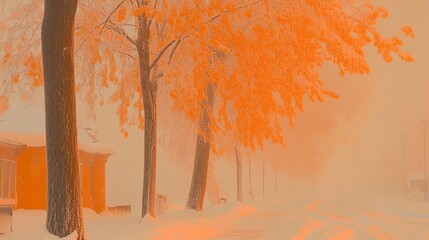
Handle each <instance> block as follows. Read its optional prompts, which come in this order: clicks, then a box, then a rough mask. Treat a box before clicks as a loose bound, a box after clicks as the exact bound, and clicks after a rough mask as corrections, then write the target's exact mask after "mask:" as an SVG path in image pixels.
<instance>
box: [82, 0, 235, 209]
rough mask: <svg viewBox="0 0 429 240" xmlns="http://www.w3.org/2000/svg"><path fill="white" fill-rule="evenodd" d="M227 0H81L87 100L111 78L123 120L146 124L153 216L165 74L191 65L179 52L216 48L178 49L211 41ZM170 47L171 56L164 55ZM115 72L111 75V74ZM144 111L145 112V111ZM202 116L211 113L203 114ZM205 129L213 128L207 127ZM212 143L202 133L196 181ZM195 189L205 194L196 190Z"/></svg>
mask: <svg viewBox="0 0 429 240" xmlns="http://www.w3.org/2000/svg"><path fill="white" fill-rule="evenodd" d="M221 2H222V1H210V2H199V1H197V2H195V1H190V0H189V1H168V2H167V1H157V0H155V1H144V0H138V1H129V2H128V1H120V2H119V3H112V2H104V1H100V2H98V3H93V1H89V2H87V3H83V2H82V3H81V5H82V6H83V8H82V15H81V17H82V19H81V24H80V25H79V27H78V29H79V30H78V32H77V36H78V37H79V38H81V44H79V47H78V49H77V51H79V49H85V50H87V51H79V54H81V53H82V54H83V55H85V56H82V59H86V60H84V61H82V65H83V69H85V68H86V69H87V70H85V71H83V73H84V74H86V76H85V77H82V79H85V80H84V84H86V85H89V88H87V90H85V91H86V92H87V94H86V99H87V102H89V103H90V105H93V104H94V103H95V98H94V94H95V92H96V89H97V86H107V85H108V82H112V83H114V84H116V85H117V87H118V88H117V91H116V92H115V93H114V94H113V95H112V97H111V99H110V101H111V102H119V106H118V115H119V120H120V124H121V126H124V125H126V124H138V125H139V126H140V127H141V128H142V129H144V134H145V140H144V141H145V156H144V162H145V167H144V168H145V169H144V180H143V197H142V199H143V200H142V217H144V216H145V215H146V214H147V213H149V214H150V215H152V216H155V214H156V213H155V194H156V190H155V187H156V146H157V132H156V128H157V109H158V106H157V92H158V90H159V89H160V88H161V90H162V88H163V87H164V86H163V85H162V82H160V81H159V80H160V79H161V78H162V77H163V76H164V75H168V76H169V78H167V80H166V82H167V83H168V82H169V81H171V78H173V77H174V75H175V74H181V72H182V69H186V67H183V65H182V66H180V65H176V64H177V63H176V64H174V61H172V60H173V56H176V55H177V56H176V57H175V58H176V59H178V58H179V59H182V58H183V56H190V55H197V54H201V57H202V58H204V57H206V56H208V54H211V52H212V49H209V48H201V49H194V51H193V52H188V53H185V52H183V51H179V50H178V49H179V46H180V45H183V43H184V42H187V44H193V43H194V42H196V41H197V42H199V41H209V40H208V38H207V36H206V34H207V31H208V29H209V27H210V26H211V22H213V21H214V20H216V19H217V18H218V17H219V16H220V15H219V12H220V11H221V10H222V9H223V8H224V6H223V5H222V4H221ZM100 4H103V7H102V8H100V7H99V5H100ZM228 8H229V10H228V11H229V12H230V11H231V10H234V9H237V8H238V7H235V6H234V5H233V4H230V5H229V6H228ZM105 9H111V10H108V11H105ZM94 22H98V23H97V24H96V25H94V24H92V23H94ZM133 23H135V24H133ZM98 29H99V30H100V31H99V32H98V31H97V32H98V33H99V34H98V35H97V34H95V33H94V32H96V31H95V30H98ZM106 32H107V33H106ZM136 52H137V56H135V53H136ZM167 52H168V57H163V56H165V55H167ZM179 52H180V54H179ZM87 53H91V54H89V55H88V54H87ZM102 56H105V57H102ZM88 61H89V62H88ZM170 64H172V65H173V66H175V67H177V69H180V70H175V71H174V70H173V71H172V70H171V69H176V68H174V67H172V68H167V67H168V66H169V65H170ZM119 66H122V71H121V74H122V79H121V80H119V79H118V78H117V77H116V69H118V67H119ZM91 72H99V73H100V74H98V75H97V74H91ZM109 72H110V78H111V79H110V81H108V80H107V76H108V73H109ZM87 73H90V74H87ZM136 77H138V78H139V79H140V81H139V82H136V81H135V80H134V79H135V78H136ZM210 88H211V87H210ZM82 89H84V88H82ZM207 101H208V100H207ZM132 103H133V104H132ZM130 107H133V108H135V109H136V110H137V114H136V115H135V117H132V118H130V117H129V115H130V114H129V111H128V109H129V108H130ZM141 111H143V112H144V115H142V114H141V113H140V112H141ZM209 112H210V110H209ZM201 118H202V119H203V118H207V117H206V115H204V114H202V115H201ZM206 121H207V120H204V119H203V120H201V121H199V124H200V126H201V127H203V126H205V125H206V123H205V122H206ZM122 131H123V133H124V135H125V136H126V135H127V132H126V130H125V129H124V128H123V129H122ZM202 132H204V131H202ZM204 134H205V135H207V134H209V133H208V132H207V131H206V132H205V133H204ZM206 148H207V138H206V136H202V135H200V136H199V138H198V141H197V152H196V155H195V156H196V158H201V161H196V165H197V166H201V167H203V168H204V169H206V170H205V171H204V174H203V176H202V178H201V179H200V180H198V179H199V177H196V178H195V179H196V180H195V181H193V182H198V183H203V185H204V186H205V183H206V180H205V179H206V178H207V166H208V164H207V163H208V159H207V158H208V155H207V154H203V155H201V154H202V153H205V152H207V150H205V149H206ZM206 156H207V157H206ZM204 190H205V188H204ZM190 195H192V196H199V195H200V194H199V193H190ZM195 202H197V201H195Z"/></svg>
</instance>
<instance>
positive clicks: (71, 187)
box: [42, 0, 85, 239]
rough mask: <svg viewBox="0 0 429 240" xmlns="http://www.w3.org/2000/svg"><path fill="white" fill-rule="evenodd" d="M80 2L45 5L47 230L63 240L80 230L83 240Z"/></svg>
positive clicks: (50, 0) (51, 0)
mask: <svg viewBox="0 0 429 240" xmlns="http://www.w3.org/2000/svg"><path fill="white" fill-rule="evenodd" d="M76 8H77V0H70V1H66V0H46V1H45V13H44V18H43V24H42V56H43V74H44V76H43V77H44V78H43V79H44V87H45V109H46V110H45V111H46V154H47V166H48V211H47V218H46V228H47V230H48V231H49V232H50V233H52V234H54V235H56V236H59V237H65V236H67V235H70V234H71V233H72V232H73V231H75V230H77V233H78V239H85V233H84V226H83V217H82V202H81V189H80V177H79V156H78V144H77V124H76V99H75V82H74V81H75V80H74V17H75V13H76Z"/></svg>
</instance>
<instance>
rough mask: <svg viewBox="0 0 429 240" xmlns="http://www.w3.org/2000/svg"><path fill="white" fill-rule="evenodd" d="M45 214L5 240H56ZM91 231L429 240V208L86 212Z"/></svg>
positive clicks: (263, 203)
mask: <svg viewBox="0 0 429 240" xmlns="http://www.w3.org/2000/svg"><path fill="white" fill-rule="evenodd" d="M346 199H355V200H346ZM45 214H46V213H45V212H44V211H17V212H16V213H15V218H14V232H13V233H11V234H6V235H0V240H2V239H17V240H21V239H36V240H51V239H52V240H53V239H56V238H50V237H49V235H48V236H46V235H47V234H46V233H44V221H45V216H46V215H45ZM85 227H86V233H87V236H88V238H89V239H90V240H100V239H103V240H109V239H121V240H122V239H126V240H137V239H139V240H140V239H148V240H213V239H219V240H239V239H243V240H246V239H260V240H283V239H285V240H289V239H291V240H304V239H305V240H313V239H314V240H324V239H327V240H353V239H356V240H361V239H362V240H365V239H375V240H429V203H423V202H418V201H405V200H401V199H394V198H393V199H392V198H371V199H361V200H357V199H356V198H339V197H320V195H316V194H299V195H298V196H296V197H290V196H287V197H280V196H277V197H272V198H269V199H264V200H260V201H255V202H254V203H252V204H248V203H243V204H235V203H228V204H226V205H221V206H217V207H209V208H207V210H206V211H204V212H203V213H197V212H194V211H191V210H184V209H182V210H179V209H177V210H176V211H170V212H168V213H166V214H164V215H160V216H159V217H158V219H156V220H153V219H144V220H143V222H140V221H139V218H138V217H135V216H125V217H118V216H109V215H97V214H95V213H93V212H90V211H85ZM72 239H73V238H72V237H67V238H65V239H63V240H72Z"/></svg>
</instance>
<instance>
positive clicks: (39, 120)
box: [0, 107, 112, 213]
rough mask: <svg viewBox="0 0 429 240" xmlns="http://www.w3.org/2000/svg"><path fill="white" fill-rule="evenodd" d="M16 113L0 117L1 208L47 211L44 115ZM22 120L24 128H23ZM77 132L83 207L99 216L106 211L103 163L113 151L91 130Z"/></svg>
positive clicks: (31, 111)
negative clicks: (104, 145)
mask: <svg viewBox="0 0 429 240" xmlns="http://www.w3.org/2000/svg"><path fill="white" fill-rule="evenodd" d="M19 111H20V112H19V114H16V111H15V112H14V111H12V113H10V114H9V113H8V112H6V114H5V116H1V117H0V181H1V182H0V185H1V186H0V205H3V206H12V207H13V208H14V209H39V210H44V209H46V208H47V164H46V146H45V137H44V136H45V133H44V132H45V129H44V112H43V110H42V109H34V108H31V107H26V108H24V109H22V110H19ZM26 115H28V116H27V117H26ZM15 116H19V117H20V118H19V119H17V118H15ZM14 119H16V120H14ZM22 119H24V122H23V123H24V124H25V125H26V126H24V125H22ZM27 121H28V122H27ZM20 122H21V124H20ZM78 130H79V131H78V136H79V159H80V173H81V184H82V188H81V189H82V200H83V207H84V208H90V209H93V210H94V211H95V212H97V213H100V212H102V211H103V210H105V208H106V199H105V198H106V197H105V196H106V194H105V164H106V162H107V159H108V157H109V156H110V155H111V154H112V151H111V150H109V149H107V148H105V147H102V146H101V145H100V144H99V142H98V141H97V140H96V138H95V136H94V135H93V134H91V129H88V128H79V129H78Z"/></svg>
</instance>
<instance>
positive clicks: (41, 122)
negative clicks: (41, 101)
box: [0, 101, 114, 155]
mask: <svg viewBox="0 0 429 240" xmlns="http://www.w3.org/2000/svg"><path fill="white" fill-rule="evenodd" d="M0 141H2V142H9V143H11V142H16V143H21V144H25V145H27V146H32V147H40V146H44V145H45V112H44V109H40V108H38V107H35V106H32V105H31V104H30V103H24V102H22V101H11V103H10V108H9V110H8V111H6V113H4V114H3V115H2V116H0ZM78 141H79V149H80V150H83V151H86V152H91V153H100V154H110V155H111V154H113V153H114V151H113V149H111V148H109V147H106V146H105V145H104V144H101V143H100V142H99V141H98V140H97V138H96V132H95V131H94V130H93V129H90V128H83V127H78Z"/></svg>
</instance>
